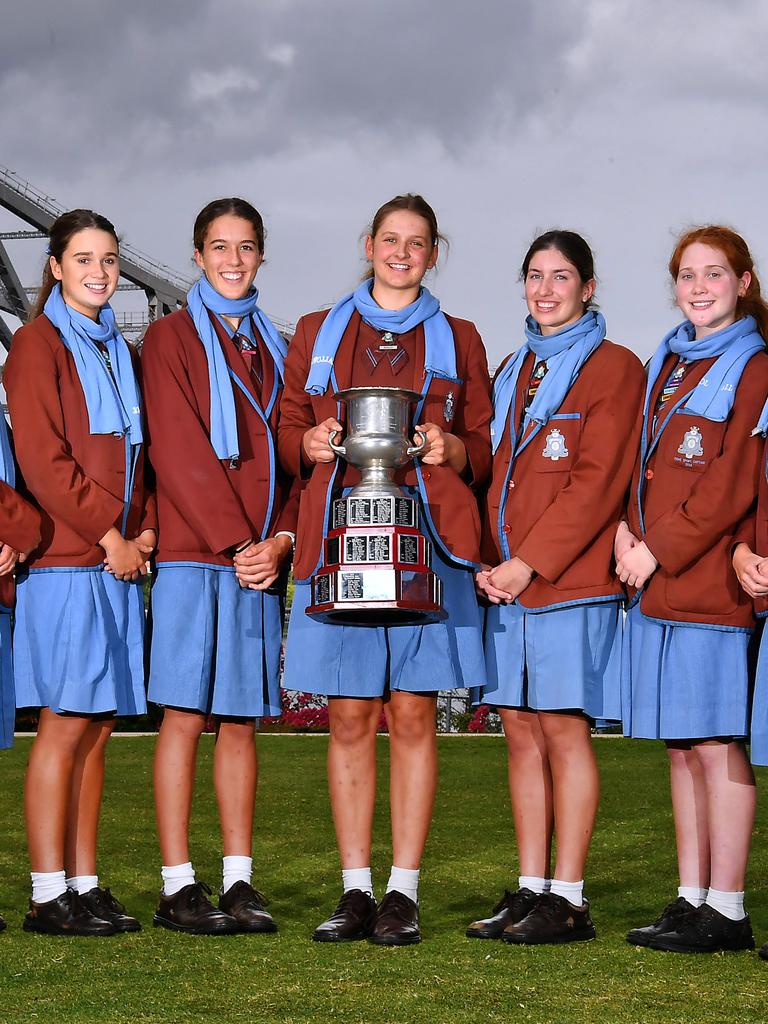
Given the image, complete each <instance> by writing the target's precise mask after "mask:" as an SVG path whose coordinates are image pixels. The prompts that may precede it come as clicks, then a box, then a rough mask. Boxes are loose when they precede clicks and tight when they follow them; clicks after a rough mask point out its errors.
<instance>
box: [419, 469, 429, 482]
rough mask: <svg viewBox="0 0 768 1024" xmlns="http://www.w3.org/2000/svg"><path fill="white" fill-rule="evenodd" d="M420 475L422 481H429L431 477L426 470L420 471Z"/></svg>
mask: <svg viewBox="0 0 768 1024" xmlns="http://www.w3.org/2000/svg"><path fill="white" fill-rule="evenodd" d="M421 475H422V477H423V478H424V480H429V479H431V477H432V474H431V473H430V472H429V470H428V469H422V471H421Z"/></svg>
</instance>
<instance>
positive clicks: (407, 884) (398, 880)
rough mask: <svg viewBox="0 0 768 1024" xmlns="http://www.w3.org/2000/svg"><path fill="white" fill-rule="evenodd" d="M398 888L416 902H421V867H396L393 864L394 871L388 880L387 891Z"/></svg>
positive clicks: (398, 890)
mask: <svg viewBox="0 0 768 1024" xmlns="http://www.w3.org/2000/svg"><path fill="white" fill-rule="evenodd" d="M393 889H396V890H397V892H401V893H402V894H403V896H407V897H408V898H409V899H411V900H413V902H414V903H418V902H419V869H418V868H396V867H395V865H394V864H393V865H392V871H391V872H390V875H389V881H388V882H387V892H392V890H393Z"/></svg>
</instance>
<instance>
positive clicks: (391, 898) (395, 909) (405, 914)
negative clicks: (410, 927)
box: [379, 889, 413, 924]
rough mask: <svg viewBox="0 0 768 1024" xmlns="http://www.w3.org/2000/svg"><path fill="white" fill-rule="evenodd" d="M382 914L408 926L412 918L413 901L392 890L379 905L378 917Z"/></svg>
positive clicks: (403, 894)
mask: <svg viewBox="0 0 768 1024" xmlns="http://www.w3.org/2000/svg"><path fill="white" fill-rule="evenodd" d="M382 914H391V915H392V916H393V917H397V918H400V920H401V921H405V922H406V923H408V924H409V923H410V922H411V918H412V917H413V900H410V899H409V898H408V897H407V896H406V895H405V893H402V892H398V891H397V889H392V891H391V892H388V893H387V895H386V896H385V897H384V899H383V900H382V901H381V903H380V904H379V915H382Z"/></svg>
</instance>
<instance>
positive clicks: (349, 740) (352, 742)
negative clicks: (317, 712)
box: [331, 706, 381, 747]
mask: <svg viewBox="0 0 768 1024" xmlns="http://www.w3.org/2000/svg"><path fill="white" fill-rule="evenodd" d="M380 716H381V709H380V708H379V707H378V706H376V708H375V710H374V709H373V708H368V707H365V708H360V709H355V710H349V709H345V710H344V711H337V712H336V713H335V714H334V713H332V714H331V742H332V743H333V744H335V745H338V746H342V747H356V746H360V744H363V743H367V742H370V740H371V738H372V737H375V735H376V726H377V725H378V721H379V717H380Z"/></svg>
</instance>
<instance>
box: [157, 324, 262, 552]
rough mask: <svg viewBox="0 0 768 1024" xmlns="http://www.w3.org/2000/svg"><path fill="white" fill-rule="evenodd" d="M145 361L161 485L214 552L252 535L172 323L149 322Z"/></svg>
mask: <svg viewBox="0 0 768 1024" xmlns="http://www.w3.org/2000/svg"><path fill="white" fill-rule="evenodd" d="M141 363H142V376H143V379H144V400H145V404H146V408H147V422H148V425H149V458H150V461H151V463H152V468H153V470H154V473H155V476H156V477H157V479H158V481H159V486H160V487H161V489H162V491H163V492H164V493H165V494H167V495H168V497H169V499H170V500H171V501H172V503H173V504H174V506H175V507H176V508H177V509H178V511H179V512H180V513H181V514H182V515H183V516H184V518H185V519H186V520H187V522H188V523H189V525H190V526H191V527H192V529H193V530H195V532H196V533H197V534H198V535H199V536H200V537H202V538H203V539H204V541H205V543H206V544H207V545H208V547H209V549H210V550H211V551H213V552H216V553H223V552H225V551H228V550H229V549H230V548H232V547H233V546H234V545H235V544H239V543H240V541H243V540H246V539H247V538H248V537H250V536H251V533H252V530H251V526H250V524H249V522H248V519H247V518H246V515H245V511H244V509H243V506H242V503H241V501H240V498H239V497H238V495H237V493H236V492H235V490H234V488H233V487H232V485H231V484H230V482H229V480H228V478H227V473H226V470H225V468H224V466H223V465H222V463H221V461H220V460H219V458H218V457H217V455H216V452H215V451H214V450H213V448H212V447H211V442H210V438H209V435H208V431H207V429H206V427H205V424H204V422H203V420H202V419H201V418H200V413H199V408H198V402H197V396H196V395H195V393H194V390H193V388H192V383H191V381H190V378H189V374H188V373H187V368H186V365H185V361H184V355H183V344H182V341H181V339H180V338H179V337H178V335H177V334H176V332H175V331H173V330H172V328H171V326H170V325H169V324H167V323H164V322H163V321H162V320H161V321H158V323H157V325H153V326H150V328H149V330H148V331H147V333H146V335H145V338H144V344H143V346H142V350H141Z"/></svg>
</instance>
